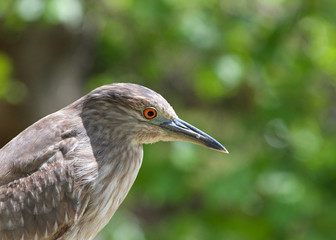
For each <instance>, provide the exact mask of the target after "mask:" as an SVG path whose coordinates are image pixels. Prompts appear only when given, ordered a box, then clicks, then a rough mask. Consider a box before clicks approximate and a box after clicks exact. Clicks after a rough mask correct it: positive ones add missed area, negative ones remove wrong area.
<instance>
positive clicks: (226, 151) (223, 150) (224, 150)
mask: <svg viewBox="0 0 336 240" xmlns="http://www.w3.org/2000/svg"><path fill="white" fill-rule="evenodd" d="M216 150H218V151H220V152H223V153H227V154H229V151H228V150H227V149H226V148H225V147H223V148H221V149H216Z"/></svg>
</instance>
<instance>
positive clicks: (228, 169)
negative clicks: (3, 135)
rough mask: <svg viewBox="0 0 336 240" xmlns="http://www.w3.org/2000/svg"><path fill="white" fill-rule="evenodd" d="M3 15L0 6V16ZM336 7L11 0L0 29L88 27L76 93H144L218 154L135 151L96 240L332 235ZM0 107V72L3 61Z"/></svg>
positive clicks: (177, 146) (311, 238)
mask: <svg viewBox="0 0 336 240" xmlns="http://www.w3.org/2000/svg"><path fill="white" fill-rule="evenodd" d="M3 5H4V2H3V3H0V7H2V6H3ZM335 11H336V1H323V3H322V2H319V1H313V0H312V1H304V0H272V1H267V0H253V1H248V0H227V1H220V0H208V1H200V0H198V1H191V0H189V1H188V0H183V1H182V0H179V1H177V0H143V1H132V0H113V1H112V0H101V1H78V0H71V1H70V0H62V1H61V0H48V1H41V0H19V1H15V3H13V4H10V6H8V8H7V11H5V10H0V14H1V15H2V16H5V18H4V23H5V24H4V26H5V27H6V28H8V29H10V30H12V31H23V30H22V29H25V27H27V26H29V24H38V25H42V26H46V27H52V26H54V25H57V24H62V25H64V26H66V27H67V28H68V29H69V31H73V32H74V34H76V33H77V32H80V31H85V28H86V26H87V25H86V24H89V25H90V24H91V25H93V26H94V28H95V29H96V31H95V32H94V35H95V38H94V39H95V40H94V41H95V42H94V48H95V56H94V64H93V69H92V73H91V75H90V76H89V77H88V81H87V84H86V87H87V90H89V89H92V88H94V87H96V86H98V85H101V84H105V83H110V82H129V81H130V82H137V83H140V84H144V85H147V86H149V87H151V88H153V89H155V90H157V91H158V92H161V93H163V95H164V96H165V97H166V98H167V99H168V100H169V101H170V102H171V103H172V105H174V107H175V109H176V111H177V113H178V114H179V116H180V117H181V118H182V119H184V120H186V121H188V122H190V123H192V124H195V125H196V126H197V127H199V128H201V129H203V130H204V131H206V132H208V133H210V134H211V135H212V136H214V137H215V138H217V139H218V140H219V141H220V142H222V143H223V144H224V145H225V146H226V147H227V148H228V150H229V151H230V154H229V155H224V154H222V153H218V152H213V151H211V150H208V149H205V148H201V147H198V146H193V145H190V144H184V143H183V144H182V143H172V144H168V143H158V144H155V145H151V146H145V154H144V163H143V166H142V168H141V171H140V173H139V176H138V178H137V180H136V182H135V185H134V187H133V188H132V190H131V192H130V193H129V195H128V197H127V198H126V200H125V203H124V204H123V205H122V207H121V210H118V214H117V215H116V216H115V217H114V218H113V220H112V221H111V223H110V225H108V226H107V227H106V228H105V230H104V231H103V232H102V233H101V234H100V235H99V237H98V238H99V239H148V240H151V239H153V240H155V239H163V240H165V239H167V240H168V239H181V240H182V239H183V240H189V239H190V240H194V239H226V240H252V239H265V240H268V239H279V240H280V239H288V240H291V239H293V240H294V239H295V240H326V239H334V238H335V237H336V228H335V226H334V225H335V222H336V201H335V195H336V187H335V186H336V185H335V180H336V140H335V133H336V127H335V126H336V124H335V121H336V119H335V118H336V115H335V111H336V110H335V109H336V108H335V96H336V91H335V85H336V81H335V79H336V68H335V66H334V65H335V62H336V31H335V29H336V17H335V16H336V15H335ZM0 69H1V71H0V97H1V96H2V95H3V94H4V91H5V89H6V87H7V84H8V82H7V81H8V76H7V74H8V71H10V66H9V65H8V61H7V60H6V57H3V55H0Z"/></svg>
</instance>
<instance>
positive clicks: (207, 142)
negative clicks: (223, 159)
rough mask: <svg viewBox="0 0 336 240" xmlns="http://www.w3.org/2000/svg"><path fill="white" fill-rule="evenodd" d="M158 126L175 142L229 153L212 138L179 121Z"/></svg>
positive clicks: (175, 120)
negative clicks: (174, 139) (193, 144)
mask: <svg viewBox="0 0 336 240" xmlns="http://www.w3.org/2000/svg"><path fill="white" fill-rule="evenodd" d="M160 126H161V127H162V128H164V129H165V130H168V132H169V134H170V135H173V136H174V138H176V140H181V141H188V142H192V143H196V144H199V145H202V146H206V147H209V148H212V149H215V150H218V151H220V152H224V153H229V152H228V150H226V148H225V147H224V146H223V145H222V144H220V143H219V142H218V141H216V140H215V139H214V138H212V137H210V136H209V135H208V134H206V133H204V132H202V131H201V130H199V129H197V128H195V127H194V126H192V125H190V124H189V123H187V122H185V121H183V120H181V119H178V118H176V119H174V120H171V121H168V122H165V123H162V124H161V125H160Z"/></svg>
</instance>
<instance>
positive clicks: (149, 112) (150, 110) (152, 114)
mask: <svg viewBox="0 0 336 240" xmlns="http://www.w3.org/2000/svg"><path fill="white" fill-rule="evenodd" d="M143 114H144V116H145V118H147V119H153V118H155V117H156V115H157V113H156V110H155V109H154V108H146V109H145V110H144V111H143Z"/></svg>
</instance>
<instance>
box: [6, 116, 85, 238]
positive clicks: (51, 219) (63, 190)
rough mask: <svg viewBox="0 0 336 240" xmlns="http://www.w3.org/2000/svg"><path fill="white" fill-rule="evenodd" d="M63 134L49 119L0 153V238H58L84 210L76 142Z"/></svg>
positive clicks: (63, 127) (63, 128) (59, 124)
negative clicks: (78, 178)
mask: <svg viewBox="0 0 336 240" xmlns="http://www.w3.org/2000/svg"><path fill="white" fill-rule="evenodd" d="M67 129H71V128H69V126H68V123H66V122H62V121H61V118H60V116H58V115H57V114H53V115H49V116H47V117H46V118H44V119H42V120H40V121H39V122H37V123H35V124H34V125H32V126H31V127H29V128H27V129H26V130H25V131H23V132H22V133H21V134H19V135H18V136H17V137H16V138H14V139H13V140H12V141H11V142H9V143H8V144H7V145H6V146H5V147H3V148H2V149H1V150H0V165H1V166H2V167H1V169H0V185H1V186H0V239H35V238H37V239H57V238H59V237H61V236H62V235H63V234H65V233H66V232H67V231H70V229H71V227H72V226H73V224H74V223H75V221H76V220H75V218H76V216H78V215H80V214H81V213H82V212H83V211H84V209H85V208H86V205H85V204H81V203H82V202H83V199H84V198H87V197H86V196H84V195H80V192H81V187H79V186H77V185H76V186H75V184H76V181H75V176H76V174H75V168H74V164H73V162H74V161H76V159H75V154H74V153H75V152H76V148H77V146H78V140H77V139H76V137H75V136H74V135H75V134H74V133H72V132H71V131H70V132H69V131H67ZM84 202H87V201H84Z"/></svg>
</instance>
